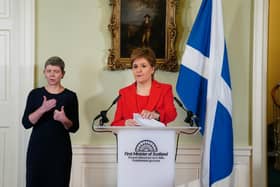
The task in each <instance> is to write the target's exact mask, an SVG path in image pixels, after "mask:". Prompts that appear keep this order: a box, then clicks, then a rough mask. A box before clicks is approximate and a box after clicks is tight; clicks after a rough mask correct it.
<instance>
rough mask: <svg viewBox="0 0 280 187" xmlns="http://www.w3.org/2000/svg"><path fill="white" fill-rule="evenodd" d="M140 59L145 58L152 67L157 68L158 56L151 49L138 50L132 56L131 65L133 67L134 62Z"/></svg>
mask: <svg viewBox="0 0 280 187" xmlns="http://www.w3.org/2000/svg"><path fill="white" fill-rule="evenodd" d="M138 58H145V59H146V60H147V61H148V62H149V64H150V65H151V66H152V67H155V66H156V55H155V53H154V51H153V50H152V49H151V48H149V47H143V48H136V49H134V50H133V51H132V53H131V55H130V64H131V66H132V64H133V62H134V60H136V59H138Z"/></svg>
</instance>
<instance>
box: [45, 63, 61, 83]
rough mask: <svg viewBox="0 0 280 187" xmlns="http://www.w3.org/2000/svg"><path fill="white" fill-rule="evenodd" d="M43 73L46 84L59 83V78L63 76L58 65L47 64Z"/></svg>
mask: <svg viewBox="0 0 280 187" xmlns="http://www.w3.org/2000/svg"><path fill="white" fill-rule="evenodd" d="M44 74H45V77H46V80H47V82H48V85H59V84H60V81H61V79H62V78H63V76H64V73H63V72H62V70H61V68H60V67H59V66H53V65H47V66H46V68H45V69H44Z"/></svg>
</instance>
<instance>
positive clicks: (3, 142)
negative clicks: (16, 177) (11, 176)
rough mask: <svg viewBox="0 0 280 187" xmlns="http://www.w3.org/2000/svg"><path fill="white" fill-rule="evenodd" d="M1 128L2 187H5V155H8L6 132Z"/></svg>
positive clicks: (0, 185)
mask: <svg viewBox="0 0 280 187" xmlns="http://www.w3.org/2000/svg"><path fill="white" fill-rule="evenodd" d="M2 129H3V128H0V150H1V151H0V166H1V167H0V187H4V179H5V169H4V168H5V160H6V159H5V155H6V132H5V130H2Z"/></svg>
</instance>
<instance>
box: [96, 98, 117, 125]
mask: <svg viewBox="0 0 280 187" xmlns="http://www.w3.org/2000/svg"><path fill="white" fill-rule="evenodd" d="M120 97H121V95H118V97H116V98H115V99H114V101H113V102H112V104H111V105H110V106H109V107H108V108H107V110H102V111H100V114H98V115H97V116H96V117H95V118H94V119H93V122H94V121H96V120H97V119H99V118H101V119H100V120H99V125H100V126H103V124H104V123H108V122H109V119H108V117H107V112H108V111H109V110H110V109H111V108H112V106H114V105H115V104H116V103H117V101H118V100H119V99H120Z"/></svg>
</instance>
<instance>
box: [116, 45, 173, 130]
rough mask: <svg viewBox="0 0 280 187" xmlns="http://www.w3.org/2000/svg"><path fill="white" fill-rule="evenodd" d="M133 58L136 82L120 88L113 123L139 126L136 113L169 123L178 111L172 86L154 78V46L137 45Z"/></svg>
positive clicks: (132, 63) (131, 58) (133, 71)
mask: <svg viewBox="0 0 280 187" xmlns="http://www.w3.org/2000/svg"><path fill="white" fill-rule="evenodd" d="M130 60H131V66H132V73H133V75H134V79H135V82H134V83H132V84H131V85H129V86H127V87H125V88H122V89H120V91H119V94H120V99H119V100H118V104H117V109H116V112H115V118H114V120H113V122H112V126H125V125H126V126H135V125H137V122H136V121H135V120H133V113H139V114H141V116H142V117H143V118H146V119H156V120H159V121H161V122H162V123H164V124H165V125H166V124H167V123H169V122H171V121H173V120H174V119H175V118H176V116H177V112H176V108H175V106H174V102H173V93H172V86H171V85H170V84H164V83H160V82H157V81H156V80H154V73H155V65H156V57H155V53H154V52H153V51H152V50H151V49H150V48H137V49H134V50H133V51H132V54H131V57H130Z"/></svg>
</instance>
